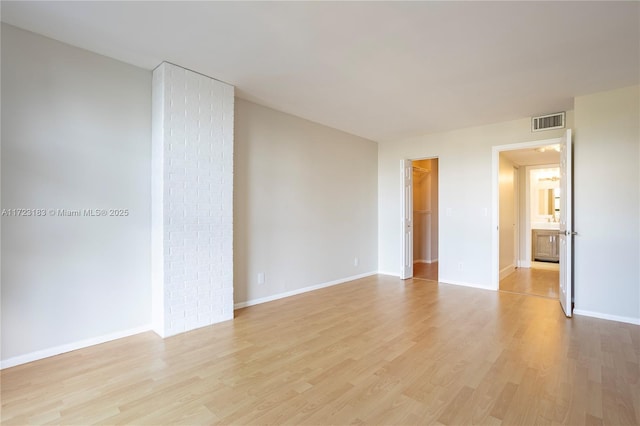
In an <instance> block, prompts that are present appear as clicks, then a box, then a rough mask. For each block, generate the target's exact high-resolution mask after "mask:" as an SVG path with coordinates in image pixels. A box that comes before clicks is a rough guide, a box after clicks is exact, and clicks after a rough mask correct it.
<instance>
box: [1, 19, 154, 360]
mask: <svg viewBox="0 0 640 426" xmlns="http://www.w3.org/2000/svg"><path fill="white" fill-rule="evenodd" d="M150 99H151V73H150V72H149V71H145V70H142V69H139V68H135V67H133V66H130V65H125V64H123V63H121V62H117V61H115V60H112V59H108V58H105V57H102V56H99V55H96V54H93V53H90V52H87V51H84V50H81V49H77V48H73V47H70V46H67V45H64V44H61V43H58V42H55V41H53V40H50V39H47V38H43V37H40V36H38V35H35V34H32V33H29V32H25V31H23V30H19V29H16V28H14V27H11V26H7V25H4V24H3V25H2V165H1V166H2V208H3V209H13V208H43V209H47V210H48V209H128V211H129V215H128V216H126V217H52V216H50V215H49V214H48V215H47V216H46V217H6V216H5V217H2V255H3V256H2V292H1V296H2V360H3V365H5V366H6V365H7V364H11V363H12V362H13V361H16V360H17V359H21V360H23V361H24V360H25V359H28V358H29V357H30V354H31V355H33V354H34V353H35V352H36V351H44V352H43V353H41V355H45V354H52V353H54V352H55V351H56V349H55V348H58V349H60V348H61V347H62V346H64V347H65V348H67V349H68V348H69V347H71V346H73V345H74V344H75V343H77V342H80V341H86V339H89V340H91V342H94V343H95V342H96V339H98V340H99V338H100V336H114V335H122V334H123V333H124V334H126V333H127V332H133V331H135V330H138V331H139V330H140V329H144V328H145V327H147V326H148V324H149V322H150V315H151V312H150V308H151V304H150V297H151V289H150V241H149V239H150V210H149V207H150V149H151V145H150V141H151V135H150V125H151V124H150V121H151V105H150ZM70 345H71V346H70ZM7 360H9V361H10V362H8V363H7ZM12 360H13V361H12Z"/></svg>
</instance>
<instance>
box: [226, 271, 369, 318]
mask: <svg viewBox="0 0 640 426" xmlns="http://www.w3.org/2000/svg"><path fill="white" fill-rule="evenodd" d="M377 274H378V272H377V271H373V272H366V273H364V274H359V275H353V276H351V277H346V278H340V279H338V280H334V281H329V282H326V283H321V284H316V285H312V286H309V287H303V288H298V289H295V290H291V291H285V292H284V293H278V294H274V295H272V296H266V297H260V298H258V299H251V300H247V301H246V302H238V303H236V304H234V305H233V309H240V308H246V307H247V306H253V305H258V304H260V303H266V302H272V301H274V300H278V299H283V298H285V297H290V296H295V295H296V294H301V293H307V292H309V291H313V290H319V289H321V288H325V287H331V286H334V285H338V284H343V283H346V282H349V281H353V280H357V279H360V278H366V277H370V276H372V275H377Z"/></svg>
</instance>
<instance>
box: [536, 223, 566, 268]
mask: <svg viewBox="0 0 640 426" xmlns="http://www.w3.org/2000/svg"><path fill="white" fill-rule="evenodd" d="M532 232H533V238H532V240H533V250H532V251H533V260H541V261H543V262H559V261H560V251H559V242H560V238H559V237H558V231H557V230H553V229H533V230H532Z"/></svg>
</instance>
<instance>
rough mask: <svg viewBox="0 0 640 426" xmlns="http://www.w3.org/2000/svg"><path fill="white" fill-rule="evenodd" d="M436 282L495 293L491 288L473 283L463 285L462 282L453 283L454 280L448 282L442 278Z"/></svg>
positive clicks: (494, 289)
mask: <svg viewBox="0 0 640 426" xmlns="http://www.w3.org/2000/svg"><path fill="white" fill-rule="evenodd" d="M438 282H440V283H442V284H452V285H460V286H463V287H472V288H479V289H482V290H491V291H496V290H497V289H496V288H494V287H491V286H485V285H482V284H475V283H465V282H463V281H455V280H448V279H444V278H440V279H439V280H438Z"/></svg>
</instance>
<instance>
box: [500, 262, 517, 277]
mask: <svg viewBox="0 0 640 426" xmlns="http://www.w3.org/2000/svg"><path fill="white" fill-rule="evenodd" d="M515 270H516V267H515V266H513V265H509V266H506V267H504V268H502V269H501V270H500V279H503V278H504V277H506V276H507V275H509V274H511V273H513V272H515Z"/></svg>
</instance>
